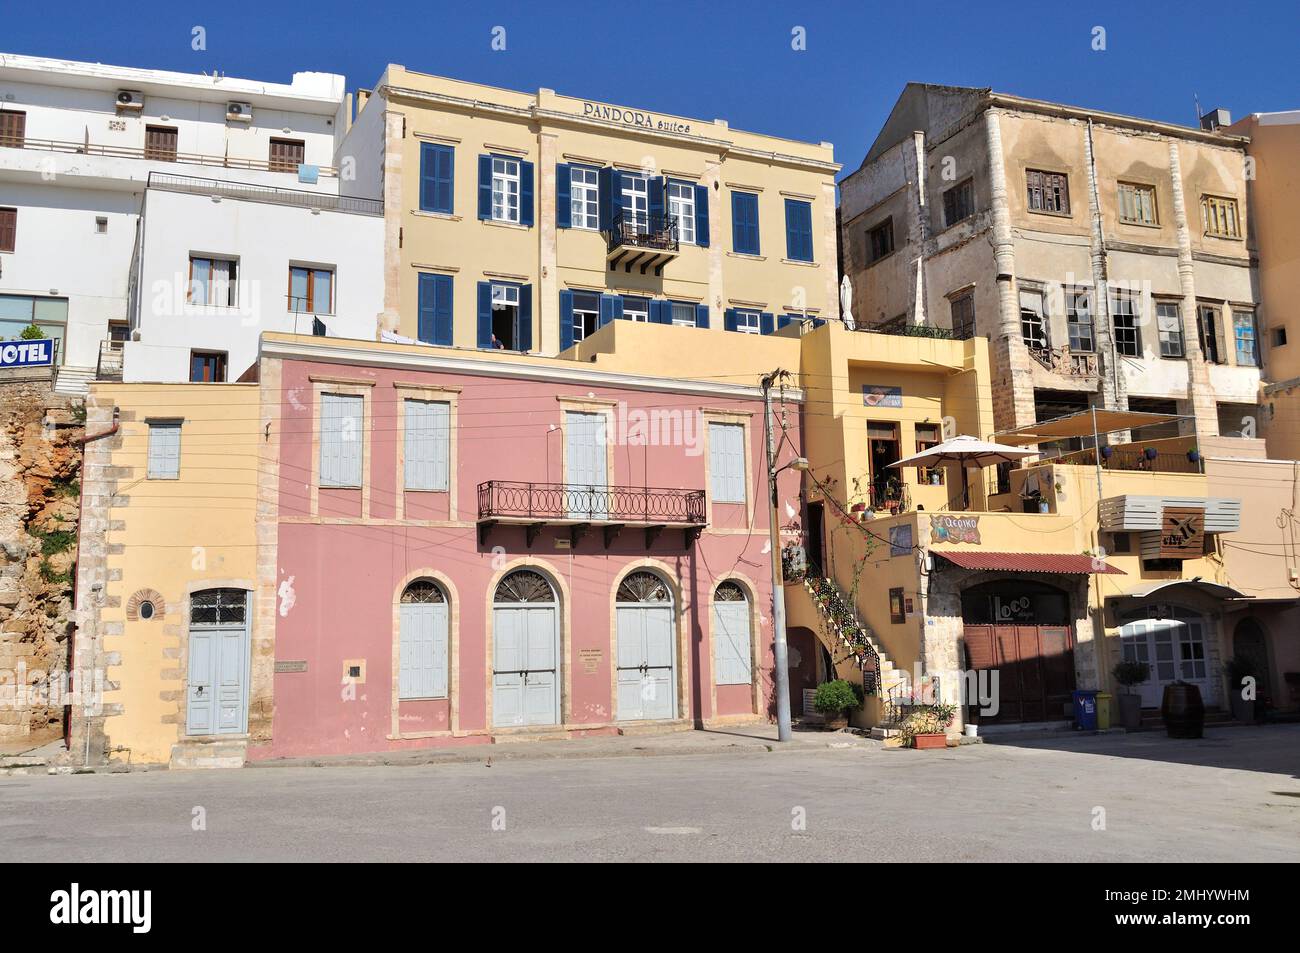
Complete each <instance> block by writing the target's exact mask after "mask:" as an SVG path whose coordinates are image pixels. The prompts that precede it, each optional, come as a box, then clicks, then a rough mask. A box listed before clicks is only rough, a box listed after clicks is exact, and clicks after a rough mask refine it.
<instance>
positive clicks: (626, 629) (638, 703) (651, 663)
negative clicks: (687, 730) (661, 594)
mask: <svg viewBox="0 0 1300 953" xmlns="http://www.w3.org/2000/svg"><path fill="white" fill-rule="evenodd" d="M615 617H616V622H617V625H618V668H617V672H616V675H615V682H616V687H617V693H618V719H619V720H620V721H639V720H644V719H652V718H672V717H673V715H674V712H675V711H676V652H675V647H674V645H673V610H672V606H670V605H621V606H618V607H617V609H616V612H615Z"/></svg>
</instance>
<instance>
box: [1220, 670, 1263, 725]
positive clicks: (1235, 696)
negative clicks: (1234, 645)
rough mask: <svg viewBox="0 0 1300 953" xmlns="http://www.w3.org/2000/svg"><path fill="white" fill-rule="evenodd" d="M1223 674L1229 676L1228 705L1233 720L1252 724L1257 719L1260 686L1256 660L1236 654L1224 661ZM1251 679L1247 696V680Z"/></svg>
mask: <svg viewBox="0 0 1300 953" xmlns="http://www.w3.org/2000/svg"><path fill="white" fill-rule="evenodd" d="M1223 674H1224V675H1226V676H1227V677H1228V705H1229V707H1230V708H1231V710H1232V719H1233V721H1240V722H1243V723H1245V724H1250V723H1252V722H1254V720H1255V692H1256V691H1257V690H1258V687H1259V671H1258V666H1256V665H1255V660H1254V659H1252V658H1250V657H1248V656H1245V655H1234V656H1233V657H1232V658H1230V659H1228V661H1226V662H1224V663H1223ZM1247 679H1249V680H1250V688H1251V691H1250V697H1249V698H1247V697H1246V680H1247Z"/></svg>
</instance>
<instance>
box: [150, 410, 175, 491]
mask: <svg viewBox="0 0 1300 953" xmlns="http://www.w3.org/2000/svg"><path fill="white" fill-rule="evenodd" d="M145 422H146V423H147V424H148V425H149V447H148V453H147V458H148V471H147V473H148V478H149V479H150V480H179V479H180V476H181V421H179V420H148V421H145Z"/></svg>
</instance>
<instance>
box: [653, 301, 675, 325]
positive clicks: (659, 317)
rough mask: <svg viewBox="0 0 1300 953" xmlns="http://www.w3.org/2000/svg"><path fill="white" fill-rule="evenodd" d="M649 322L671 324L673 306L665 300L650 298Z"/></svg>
mask: <svg viewBox="0 0 1300 953" xmlns="http://www.w3.org/2000/svg"><path fill="white" fill-rule="evenodd" d="M650 323H651V324H672V323H673V306H672V305H671V304H669V303H668V302H667V301H659V300H657V299H654V298H652V299H651V300H650Z"/></svg>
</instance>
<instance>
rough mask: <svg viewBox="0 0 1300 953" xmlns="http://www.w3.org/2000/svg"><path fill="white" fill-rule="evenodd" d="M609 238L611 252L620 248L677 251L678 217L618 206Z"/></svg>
mask: <svg viewBox="0 0 1300 953" xmlns="http://www.w3.org/2000/svg"><path fill="white" fill-rule="evenodd" d="M608 240H609V250H610V251H611V252H613V251H615V250H616V249H620V248H644V249H648V250H651V251H660V252H676V251H677V250H678V242H677V216H676V215H667V214H665V213H663V212H655V213H653V214H652V213H649V212H631V211H629V210H627V209H619V210H618V211H616V212H615V213H614V217H613V219H612V220H611V222H610V225H609V234H608Z"/></svg>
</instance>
